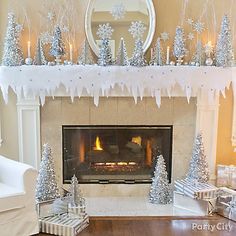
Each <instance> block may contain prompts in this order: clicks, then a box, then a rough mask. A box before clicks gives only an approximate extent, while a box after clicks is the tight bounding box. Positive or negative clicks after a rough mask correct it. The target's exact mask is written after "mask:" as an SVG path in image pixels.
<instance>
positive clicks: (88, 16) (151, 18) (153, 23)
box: [85, 0, 156, 56]
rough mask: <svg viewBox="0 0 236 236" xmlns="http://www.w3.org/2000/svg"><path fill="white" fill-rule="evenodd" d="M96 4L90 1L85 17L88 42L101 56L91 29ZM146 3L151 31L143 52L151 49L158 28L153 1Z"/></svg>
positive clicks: (93, 0) (94, 0) (149, 0)
mask: <svg viewBox="0 0 236 236" xmlns="http://www.w3.org/2000/svg"><path fill="white" fill-rule="evenodd" d="M127 1H128V0H127ZM95 2H96V0H90V1H89V4H88V7H87V11H86V15H85V32H86V36H87V40H88V42H89V45H90V47H91V49H92V50H93V52H94V53H95V54H96V55H97V56H98V55H99V48H98V46H97V44H96V42H95V40H94V38H93V34H92V29H91V16H92V10H93V6H94V3H95ZM146 3H147V8H148V12H149V31H148V34H147V38H146V40H145V41H144V44H143V51H144V52H146V51H147V49H148V48H149V47H150V45H151V43H152V40H153V36H154V33H155V27H156V13H155V8H154V5H153V2H152V0H146ZM104 23H105V22H104Z"/></svg>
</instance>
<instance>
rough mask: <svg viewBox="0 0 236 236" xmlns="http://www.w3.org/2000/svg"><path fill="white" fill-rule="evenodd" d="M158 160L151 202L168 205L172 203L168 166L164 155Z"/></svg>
mask: <svg viewBox="0 0 236 236" xmlns="http://www.w3.org/2000/svg"><path fill="white" fill-rule="evenodd" d="M157 158H158V159H157V164H156V167H155V171H154V177H153V178H152V184H151V189H150V193H149V201H150V202H151V203H154V204H168V203H170V201H171V190H170V184H169V181H168V178H167V171H166V164H165V160H164V158H163V156H162V155H160V156H158V157H157Z"/></svg>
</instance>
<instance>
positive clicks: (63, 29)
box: [61, 25, 70, 33]
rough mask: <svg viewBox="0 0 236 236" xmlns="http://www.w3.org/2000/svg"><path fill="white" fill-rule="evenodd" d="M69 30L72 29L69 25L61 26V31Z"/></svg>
mask: <svg viewBox="0 0 236 236" xmlns="http://www.w3.org/2000/svg"><path fill="white" fill-rule="evenodd" d="M69 31H70V30H69V27H68V26H66V25H63V26H62V27H61V32H64V33H68V32H69Z"/></svg>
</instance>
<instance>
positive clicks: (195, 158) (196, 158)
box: [186, 134, 209, 183]
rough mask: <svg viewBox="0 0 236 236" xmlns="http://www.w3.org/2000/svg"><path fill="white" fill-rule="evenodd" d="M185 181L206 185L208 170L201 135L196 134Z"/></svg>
mask: <svg viewBox="0 0 236 236" xmlns="http://www.w3.org/2000/svg"><path fill="white" fill-rule="evenodd" d="M186 179H187V180H189V181H193V182H196V181H197V182H201V183H207V182H208V180H209V169H208V164H207V160H206V155H205V151H204V146H203V141H202V134H198V135H197V137H196V139H195V142H194V146H193V154H192V159H191V161H190V165H189V171H188V174H187V178H186Z"/></svg>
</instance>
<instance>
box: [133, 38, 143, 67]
mask: <svg viewBox="0 0 236 236" xmlns="http://www.w3.org/2000/svg"><path fill="white" fill-rule="evenodd" d="M130 65H131V66H140V67H141V66H146V65H147V61H146V59H145V56H144V52H143V41H142V40H141V39H137V40H135V46H134V51H133V55H132V57H131V59H130Z"/></svg>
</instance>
